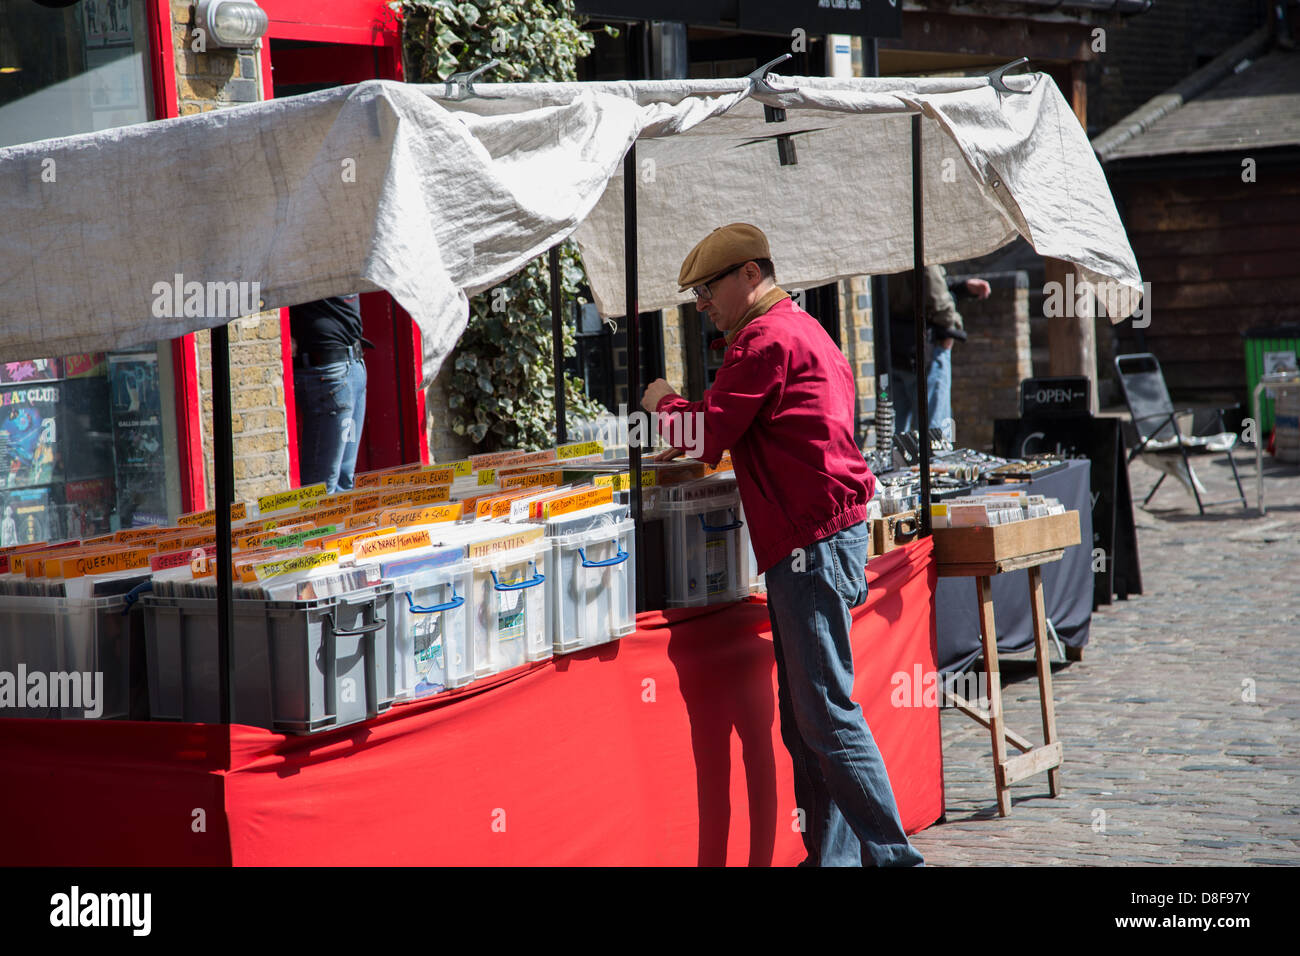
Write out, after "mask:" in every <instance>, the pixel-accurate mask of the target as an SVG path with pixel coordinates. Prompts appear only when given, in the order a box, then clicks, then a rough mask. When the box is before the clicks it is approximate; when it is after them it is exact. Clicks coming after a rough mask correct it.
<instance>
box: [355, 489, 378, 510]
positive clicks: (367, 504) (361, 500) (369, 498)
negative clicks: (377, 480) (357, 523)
mask: <svg viewBox="0 0 1300 956" xmlns="http://www.w3.org/2000/svg"><path fill="white" fill-rule="evenodd" d="M381 497H382V495H380V494H379V492H377V491H367V492H364V493H362V494H359V495H357V496H356V497H355V498H353V499H352V501H351V502H350V504H351V505H352V513H353V514H354V515H359V514H361V512H363V511H375V510H377V509H378V508H379V499H380V498H381Z"/></svg>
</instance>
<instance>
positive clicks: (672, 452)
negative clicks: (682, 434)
mask: <svg viewBox="0 0 1300 956" xmlns="http://www.w3.org/2000/svg"><path fill="white" fill-rule="evenodd" d="M684 454H686V452H685V450H684V449H681V448H668V449H665V450H664V451H661V452H659V453H658V454H657V455H655V456H654V459H653V460H654V461H672V460H673V459H674V458H680V457H681V456H682V455H684Z"/></svg>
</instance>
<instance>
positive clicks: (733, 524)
mask: <svg viewBox="0 0 1300 956" xmlns="http://www.w3.org/2000/svg"><path fill="white" fill-rule="evenodd" d="M730 511H731V514H732V516H733V517H734V516H735V514H736V509H735V508H732V509H730ZM744 523H745V522H743V521H741V520H740V519H739V518H737V519H736V520H735V521H732V522H731V524H724V525H719V526H718V527H714V526H713V525H709V524H705V523H704V515H700V527H701V528H703V529H704V530H705V531H735V530H736V529H737V528H739V527H741V526H743V525H744Z"/></svg>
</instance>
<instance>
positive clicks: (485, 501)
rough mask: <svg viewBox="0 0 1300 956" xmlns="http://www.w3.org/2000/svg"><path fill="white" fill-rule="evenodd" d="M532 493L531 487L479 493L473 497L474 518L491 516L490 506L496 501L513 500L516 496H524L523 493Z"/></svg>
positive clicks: (507, 511)
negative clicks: (484, 493) (494, 492)
mask: <svg viewBox="0 0 1300 956" xmlns="http://www.w3.org/2000/svg"><path fill="white" fill-rule="evenodd" d="M532 493H533V492H532V490H531V489H528V490H524V489H521V490H518V491H506V492H501V493H498V494H494V495H479V496H478V497H477V498H475V499H474V517H475V518H476V519H479V518H491V517H492V508H493V506H495V505H496V504H497V503H498V502H502V501H505V502H510V501H514V500H515V499H516V498H522V497H524V496H525V495H529V494H532ZM509 513H510V512H509V510H508V509H507V510H506V512H505V514H509Z"/></svg>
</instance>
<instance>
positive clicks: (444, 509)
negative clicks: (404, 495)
mask: <svg viewBox="0 0 1300 956" xmlns="http://www.w3.org/2000/svg"><path fill="white" fill-rule="evenodd" d="M459 518H460V502H459V501H457V502H455V503H453V504H449V505H432V506H430V507H428V508H408V509H402V508H394V509H392V510H389V511H383V512H380V514H379V523H380V524H383V525H392V526H393V527H395V528H409V527H411V525H417V524H441V523H443V522H447V521H456V520H457V519H459Z"/></svg>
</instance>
